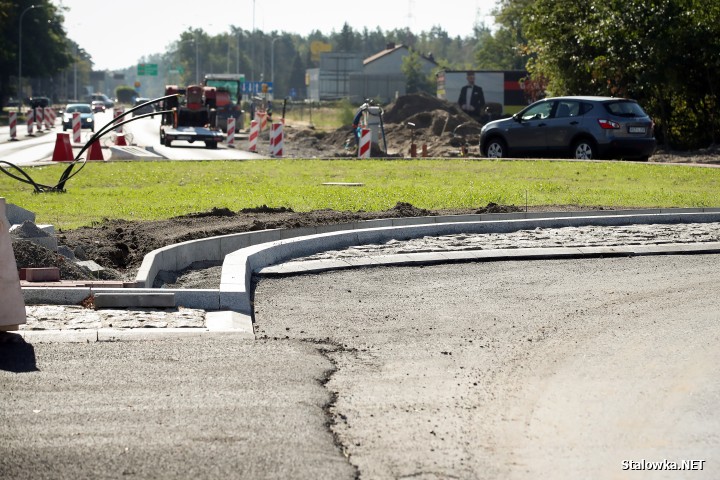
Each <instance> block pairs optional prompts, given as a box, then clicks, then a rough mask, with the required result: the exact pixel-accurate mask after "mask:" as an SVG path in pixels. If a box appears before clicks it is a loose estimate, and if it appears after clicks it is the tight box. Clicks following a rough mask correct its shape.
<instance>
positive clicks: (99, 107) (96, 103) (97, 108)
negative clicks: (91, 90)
mask: <svg viewBox="0 0 720 480" xmlns="http://www.w3.org/2000/svg"><path fill="white" fill-rule="evenodd" d="M90 106H91V107H92V111H93V113H102V112H104V111H105V104H104V103H103V102H102V101H100V100H93V101H92V103H91V104H90Z"/></svg>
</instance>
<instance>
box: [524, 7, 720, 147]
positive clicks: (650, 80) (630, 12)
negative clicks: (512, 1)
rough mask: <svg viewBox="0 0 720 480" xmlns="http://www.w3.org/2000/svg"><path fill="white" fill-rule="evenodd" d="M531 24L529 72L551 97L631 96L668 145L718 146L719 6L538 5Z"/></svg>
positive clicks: (528, 16) (532, 9) (530, 12)
mask: <svg viewBox="0 0 720 480" xmlns="http://www.w3.org/2000/svg"><path fill="white" fill-rule="evenodd" d="M579 18H581V19H583V21H582V22H578V21H577V19H579ZM525 25H526V30H527V35H528V38H529V47H530V50H531V51H532V53H533V54H534V55H535V56H536V57H535V58H534V59H533V60H532V61H531V62H530V65H529V69H530V70H531V71H532V72H533V73H534V74H535V75H541V76H543V77H545V78H547V79H548V80H549V84H548V90H549V92H550V93H553V94H593V95H615V96H629V97H632V98H635V99H637V100H638V101H640V103H641V104H642V105H643V106H644V107H645V108H646V109H647V110H648V113H650V114H651V116H652V117H653V118H654V119H655V121H656V122H657V123H658V125H659V127H660V139H661V141H663V142H664V143H666V144H667V145H669V146H674V147H683V148H687V147H698V146H702V145H707V144H709V143H715V142H717V139H718V132H720V126H719V125H718V116H717V114H716V113H715V112H717V108H718V92H717V87H716V84H717V80H718V78H719V77H720V60H718V55H717V52H718V51H720V6H718V3H717V2H704V1H702V0H654V1H651V2H647V1H643V0H623V1H622V2H621V1H600V0H589V1H587V2H575V1H574V0H572V1H571V0H535V2H533V4H532V5H531V7H530V8H529V9H528V10H527V11H526V14H525Z"/></svg>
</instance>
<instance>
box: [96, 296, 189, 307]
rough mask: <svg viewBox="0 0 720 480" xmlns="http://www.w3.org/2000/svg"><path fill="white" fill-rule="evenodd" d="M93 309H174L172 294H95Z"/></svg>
mask: <svg viewBox="0 0 720 480" xmlns="http://www.w3.org/2000/svg"><path fill="white" fill-rule="evenodd" d="M94 303H95V308H128V307H138V308H175V294H174V293H139V292H132V293H96V294H95V300H94Z"/></svg>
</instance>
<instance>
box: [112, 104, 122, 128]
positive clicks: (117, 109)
mask: <svg viewBox="0 0 720 480" xmlns="http://www.w3.org/2000/svg"><path fill="white" fill-rule="evenodd" d="M122 114H123V109H122V107H115V110H114V113H113V120H114V121H116V122H121V121H122V120H118V119H117V118H118V117H119V116H120V115H122ZM122 131H123V127H122V125H120V126H118V127H115V132H116V133H122Z"/></svg>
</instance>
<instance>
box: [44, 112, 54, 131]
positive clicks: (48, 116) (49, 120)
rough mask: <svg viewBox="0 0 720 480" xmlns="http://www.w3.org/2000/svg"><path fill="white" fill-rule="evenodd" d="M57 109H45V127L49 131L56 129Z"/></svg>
mask: <svg viewBox="0 0 720 480" xmlns="http://www.w3.org/2000/svg"><path fill="white" fill-rule="evenodd" d="M55 118H56V117H55V109H54V108H52V107H45V125H46V126H47V128H48V130H51V129H53V128H55Z"/></svg>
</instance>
